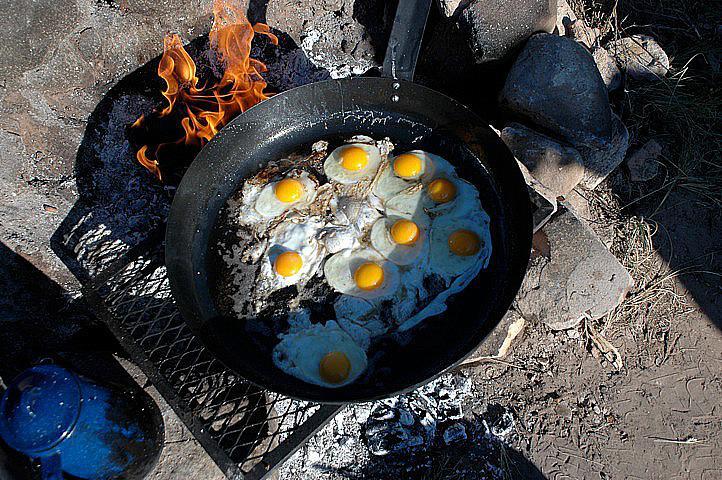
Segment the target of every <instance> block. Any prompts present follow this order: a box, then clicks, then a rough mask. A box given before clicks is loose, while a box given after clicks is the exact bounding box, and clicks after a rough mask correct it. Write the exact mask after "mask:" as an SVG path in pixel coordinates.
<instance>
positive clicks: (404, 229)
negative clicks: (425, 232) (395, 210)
mask: <svg viewBox="0 0 722 480" xmlns="http://www.w3.org/2000/svg"><path fill="white" fill-rule="evenodd" d="M391 238H392V239H393V241H394V242H396V243H398V244H399V245H413V244H414V243H416V240H418V239H419V226H418V225H416V224H415V223H414V222H412V221H411V220H405V219H401V220H397V221H396V223H394V224H393V225H392V226H391Z"/></svg>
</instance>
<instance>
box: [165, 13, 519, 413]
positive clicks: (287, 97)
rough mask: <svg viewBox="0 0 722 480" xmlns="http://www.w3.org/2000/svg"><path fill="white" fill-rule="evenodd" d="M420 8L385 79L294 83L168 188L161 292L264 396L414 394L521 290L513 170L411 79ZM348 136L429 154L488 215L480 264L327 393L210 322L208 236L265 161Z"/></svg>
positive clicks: (398, 26) (500, 148)
mask: <svg viewBox="0 0 722 480" xmlns="http://www.w3.org/2000/svg"><path fill="white" fill-rule="evenodd" d="M430 1H431V0H401V1H400V2H399V8H398V11H397V15H396V19H395V22H394V26H393V29H392V33H391V39H390V42H389V48H388V50H387V55H386V61H385V64H384V70H385V72H384V73H385V74H386V75H388V76H392V77H393V78H350V79H343V80H330V81H326V82H320V83H315V84H310V85H305V86H302V87H298V88H295V89H292V90H289V91H286V92H284V93H281V94H279V95H276V96H274V97H272V98H270V99H269V100H265V101H263V102H261V103H260V104H258V105H256V106H255V107H253V108H251V109H249V110H248V111H246V112H245V113H243V114H242V115H239V116H238V117H237V118H236V119H235V120H233V122H231V123H230V124H228V125H227V126H226V127H224V128H223V129H222V130H221V132H220V133H219V134H218V135H216V137H215V138H213V140H212V141H210V142H209V143H208V144H207V145H206V146H205V147H204V148H203V150H202V151H201V152H200V154H199V155H198V156H197V158H196V160H195V161H194V162H193V164H192V165H191V167H190V168H189V169H188V171H187V173H186V174H185V176H184V177H183V180H182V182H181V184H180V186H179V187H178V190H177V192H176V195H175V198H174V200H173V205H172V207H171V211H170V216H169V219H168V226H167V232H166V264H167V268H168V276H169V279H170V286H171V289H172V292H173V295H174V297H175V300H176V302H177V304H178V308H179V309H180V311H181V313H182V315H183V317H184V319H185V321H186V322H187V323H188V325H189V326H190V327H191V328H192V330H193V331H194V332H195V333H196V334H197V335H198V336H199V337H200V338H201V339H202V340H203V342H204V343H205V344H206V346H207V347H208V348H209V350H211V351H212V352H213V353H214V354H215V355H216V356H217V357H218V358H219V359H220V360H221V361H222V362H223V363H224V364H225V365H226V366H227V367H228V368H230V369H231V370H233V371H235V372H237V373H238V374H239V375H241V376H242V377H244V378H246V379H248V380H249V381H251V382H253V383H256V384H258V385H259V386H261V387H263V388H267V389H269V390H273V391H276V392H279V393H282V394H284V395H288V396H290V397H295V398H299V399H303V400H310V401H316V402H324V403H343V402H361V401H369V400H374V399H378V398H383V397H388V396H391V395H395V394H398V393H401V392H404V391H408V390H411V389H414V388H415V387H417V386H419V385H421V384H424V383H426V382H428V381H430V380H432V379H433V378H435V377H436V376H438V375H439V374H440V373H441V372H443V371H444V370H446V369H448V368H449V367H451V366H453V365H455V364H456V363H458V362H460V361H461V360H462V359H464V358H465V357H466V356H468V355H469V354H470V353H471V352H473V351H474V349H475V348H476V347H477V346H478V344H479V343H480V342H481V341H482V340H483V339H484V337H485V336H486V335H487V334H488V333H489V332H490V331H491V330H492V328H494V326H496V325H497V323H498V322H499V320H500V319H501V318H502V316H503V315H504V314H505V313H506V311H507V309H508V308H509V306H510V304H511V302H512V300H513V298H514V296H515V295H516V292H517V290H518V289H519V286H520V284H521V280H522V278H523V275H524V272H525V270H526V265H527V260H528V257H529V252H530V248H531V231H532V223H531V206H530V202H529V197H528V194H527V190H526V185H525V183H524V180H523V178H522V175H521V172H520V171H519V169H518V167H517V166H516V162H515V161H514V158H513V157H512V155H511V153H510V152H509V151H508V149H507V148H506V147H505V145H504V144H503V143H502V142H501V141H500V140H499V137H498V136H497V135H496V134H495V133H494V132H493V131H492V130H491V128H490V127H489V126H488V124H487V123H486V122H483V121H482V120H481V119H480V118H479V117H477V116H476V115H474V114H473V113H472V112H471V111H469V110H468V109H467V108H466V107H464V106H463V105H461V104H459V103H457V102H456V101H454V100H452V99H451V98H449V97H446V96H444V95H442V94H440V93H438V92H435V91H433V90H430V89H428V88H425V87H422V86H420V85H416V84H414V83H411V81H410V80H411V78H412V77H413V70H414V66H415V63H416V58H417V55H418V51H419V47H420V42H421V36H422V33H423V28H424V24H425V22H426V16H427V14H428V11H429V6H430ZM354 134H366V135H370V136H372V137H375V138H383V137H386V136H388V137H390V138H391V139H392V141H394V143H395V145H396V151H397V152H403V151H407V150H411V149H422V150H426V151H429V152H432V153H435V154H439V155H441V156H443V157H444V158H446V159H447V160H448V161H450V162H451V163H452V164H454V165H455V166H456V167H457V171H458V173H459V174H460V176H461V177H462V178H465V179H466V180H468V181H470V182H472V183H473V184H474V185H475V186H476V187H477V188H478V190H479V192H480V197H481V202H482V205H483V207H484V209H485V210H486V211H487V213H488V214H489V216H490V217H491V225H490V227H491V235H492V249H493V252H492V255H491V260H490V263H489V266H488V268H486V269H485V270H483V271H482V272H481V273H480V274H479V276H478V277H477V278H476V279H475V280H474V281H473V282H472V283H471V285H469V287H468V288H467V289H466V290H464V291H463V292H461V293H459V294H457V295H456V296H454V297H453V298H452V299H451V301H450V302H449V309H448V310H447V311H446V312H445V313H443V314H442V315H439V316H437V317H432V318H429V319H427V320H425V321H424V322H422V323H421V324H420V325H418V326H417V327H415V328H413V329H411V330H410V331H409V332H407V333H405V334H403V335H397V336H396V337H394V338H392V339H390V340H388V341H386V342H385V344H384V345H383V346H382V348H380V349H376V351H375V352H371V357H370V359H369V369H368V370H367V372H366V374H365V375H363V376H362V377H360V378H359V379H358V380H357V381H356V382H354V383H352V384H350V385H347V386H344V387H341V388H336V389H329V388H324V387H320V386H316V385H311V384H308V383H305V382H302V381H301V380H298V379H296V378H294V377H291V376H290V375H287V374H285V373H284V372H282V371H281V370H280V369H278V368H276V367H275V366H274V364H273V361H272V358H271V352H270V351H269V350H268V349H264V348H262V347H259V346H258V343H257V342H254V341H253V337H252V334H251V333H249V332H247V331H246V330H245V328H244V324H243V322H241V321H240V320H238V319H235V318H226V317H223V316H221V315H220V314H219V311H218V309H217V306H216V304H215V301H214V298H213V295H212V294H211V287H210V285H211V283H212V280H213V279H214V278H215V277H214V275H215V274H216V273H217V272H215V271H213V270H214V269H213V268H212V267H211V265H212V262H211V258H212V257H211V255H213V251H214V249H215V248H214V245H213V244H212V239H213V237H214V236H213V231H214V228H215V226H216V225H217V224H218V223H219V222H218V215H219V212H220V211H221V209H222V208H223V206H224V204H225V202H226V200H227V199H228V198H229V197H230V196H231V195H232V194H233V193H234V192H235V191H236V190H237V189H238V188H239V187H240V185H241V184H242V182H243V181H244V179H246V178H248V177H249V176H251V175H252V174H255V173H256V172H257V171H258V170H259V169H260V168H261V167H263V166H264V165H265V164H266V162H268V161H269V160H273V159H278V158H282V157H284V155H286V154H288V153H289V152H292V151H295V150H297V149H298V147H299V146H300V145H310V144H311V143H312V142H314V141H317V140H321V139H331V140H333V139H336V140H337V139H340V138H343V137H347V136H350V135H354Z"/></svg>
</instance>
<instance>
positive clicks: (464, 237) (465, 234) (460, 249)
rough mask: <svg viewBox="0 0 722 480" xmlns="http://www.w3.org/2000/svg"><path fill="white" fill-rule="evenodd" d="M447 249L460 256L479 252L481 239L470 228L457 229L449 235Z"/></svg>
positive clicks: (468, 255)
mask: <svg viewBox="0 0 722 480" xmlns="http://www.w3.org/2000/svg"><path fill="white" fill-rule="evenodd" d="M449 250H451V252H452V253H454V254H455V255H459V256H460V257H470V256H471V255H476V254H477V253H479V250H481V241H480V240H479V236H478V235H477V234H475V233H474V232H472V231H470V230H457V231H455V232H453V233H452V234H451V235H449Z"/></svg>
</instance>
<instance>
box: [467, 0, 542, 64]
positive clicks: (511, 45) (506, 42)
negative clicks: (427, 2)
mask: <svg viewBox="0 0 722 480" xmlns="http://www.w3.org/2000/svg"><path fill="white" fill-rule="evenodd" d="M555 23H556V2H555V0H516V1H514V0H496V1H494V2H489V1H488V0H473V1H471V2H470V3H469V5H468V6H466V7H465V8H463V10H462V11H461V13H460V14H459V18H458V27H459V30H460V31H461V33H462V35H464V38H465V39H466V41H467V43H468V45H469V47H470V48H471V50H472V52H473V54H474V59H475V61H476V62H477V63H484V62H488V61H492V60H499V59H502V58H504V57H505V56H507V55H508V54H509V53H510V52H511V51H513V50H514V49H516V48H517V47H519V46H520V45H521V44H522V43H523V42H524V40H526V39H527V38H529V37H530V36H531V35H532V34H533V33H535V32H551V31H553V30H554V25H555Z"/></svg>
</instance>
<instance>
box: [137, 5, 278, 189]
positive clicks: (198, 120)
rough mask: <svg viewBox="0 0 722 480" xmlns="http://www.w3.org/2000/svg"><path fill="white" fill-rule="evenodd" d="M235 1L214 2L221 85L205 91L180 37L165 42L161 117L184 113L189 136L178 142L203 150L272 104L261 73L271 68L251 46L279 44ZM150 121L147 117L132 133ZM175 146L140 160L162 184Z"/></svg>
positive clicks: (142, 152)
mask: <svg viewBox="0 0 722 480" xmlns="http://www.w3.org/2000/svg"><path fill="white" fill-rule="evenodd" d="M229 2H230V0H214V3H213V17H214V20H213V27H212V28H211V32H210V34H209V39H210V43H211V48H212V49H213V50H214V51H215V52H216V54H217V55H218V58H219V60H220V61H221V63H222V64H223V65H224V66H225V71H224V72H223V76H222V77H221V79H220V80H219V81H218V82H217V83H214V84H211V85H209V86H204V85H201V86H199V79H198V77H197V76H196V65H195V63H194V62H193V59H192V58H191V57H190V55H189V54H188V52H187V51H186V50H185V49H184V48H183V43H182V41H181V39H180V37H179V36H178V35H176V34H171V35H167V36H166V37H165V38H164V40H163V56H162V57H161V60H160V63H159V65H158V76H160V77H161V78H162V79H163V80H164V81H165V84H166V87H165V89H164V90H163V92H162V93H163V96H164V97H165V98H166V100H167V105H166V106H165V107H164V108H163V109H162V110H160V111H159V112H156V113H157V117H166V116H168V115H170V114H171V113H173V112H176V113H180V114H181V116H182V118H181V120H180V124H181V126H182V128H183V132H184V134H183V136H182V137H181V138H179V139H178V140H176V141H175V142H172V143H173V144H176V145H179V144H182V145H186V146H188V147H195V148H197V149H200V147H202V146H203V145H205V144H206V143H207V142H208V141H209V140H210V139H211V138H213V136H215V134H216V133H218V131H219V130H220V129H221V128H222V127H223V126H224V125H225V124H227V123H228V122H229V121H231V120H232V119H233V118H235V117H236V115H238V114H239V113H241V112H244V111H246V110H247V109H249V108H251V107H252V106H253V105H255V104H257V103H258V102H260V101H262V100H265V99H267V98H268V95H267V94H266V93H265V88H266V82H265V80H264V79H263V77H262V76H261V73H263V72H265V71H266V66H265V65H264V64H263V63H262V62H260V61H258V60H255V59H253V58H251V42H252V40H253V37H254V35H255V34H256V33H258V34H260V35H266V36H267V37H268V38H269V39H270V40H271V42H273V43H274V44H276V45H277V44H278V39H277V38H276V36H275V35H273V34H272V33H271V32H270V28H269V27H268V25H265V24H263V23H259V24H256V25H251V24H250V22H249V21H248V19H247V18H246V17H245V15H244V14H243V12H242V11H241V8H240V7H237V6H232V5H230V3H229ZM145 121H146V119H145V117H144V116H142V115H141V117H140V118H138V120H136V121H135V122H134V123H133V125H132V126H131V128H137V127H140V126H141V125H143V123H144V122H145ZM167 145H169V143H161V144H159V145H156V146H155V147H154V148H151V146H150V145H143V146H142V147H141V148H140V149H139V150H138V152H137V154H136V158H137V160H138V162H140V164H141V165H143V166H144V167H145V168H147V169H148V170H149V171H150V172H151V173H153V175H155V176H156V177H157V178H158V179H159V180H162V175H161V170H160V166H159V160H162V158H160V157H162V150H163V147H164V146H167Z"/></svg>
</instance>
